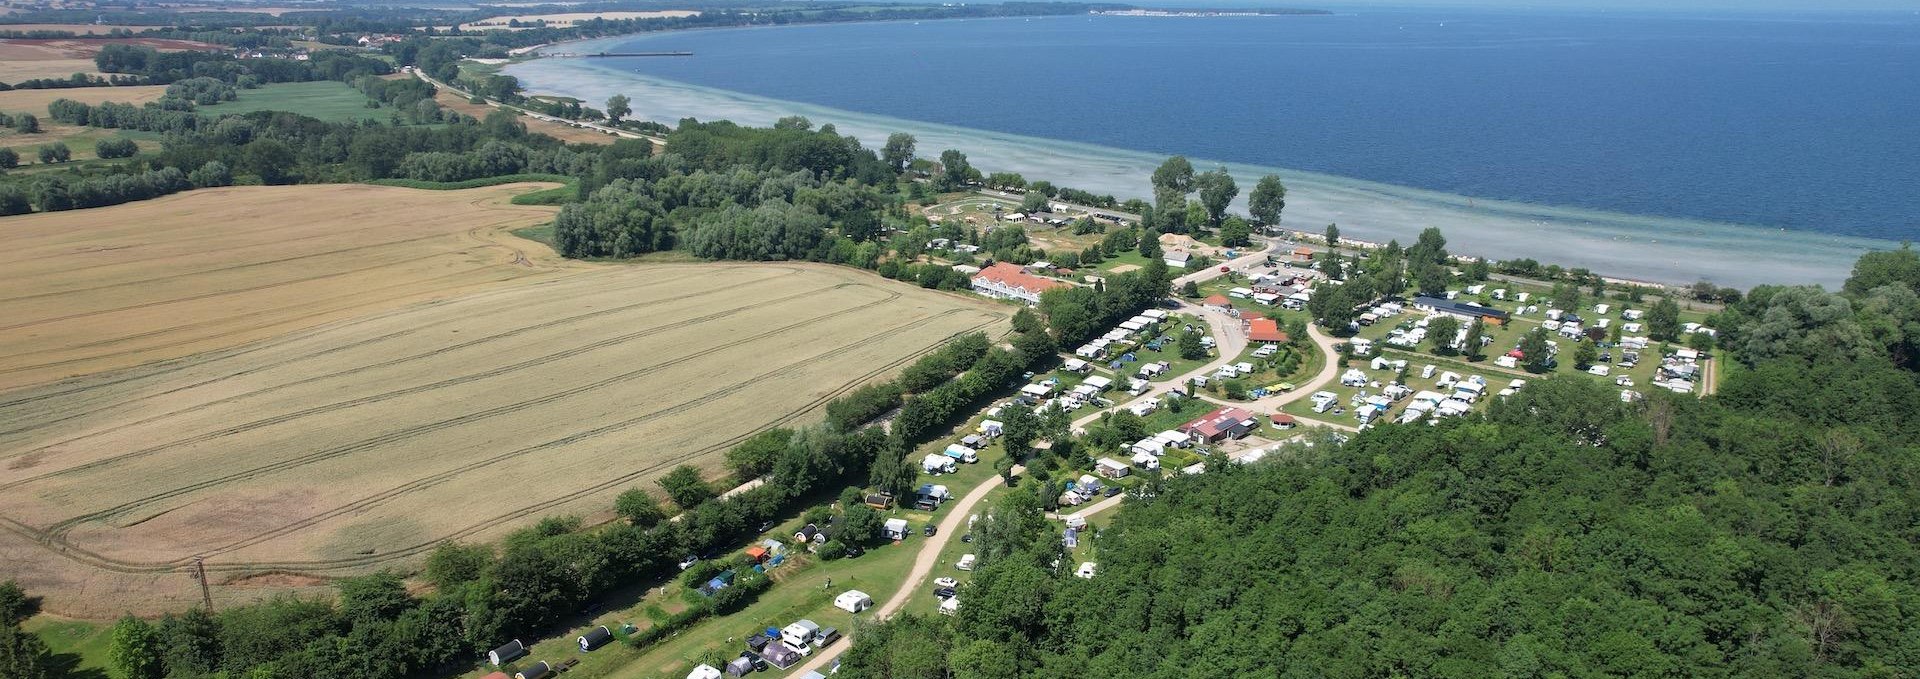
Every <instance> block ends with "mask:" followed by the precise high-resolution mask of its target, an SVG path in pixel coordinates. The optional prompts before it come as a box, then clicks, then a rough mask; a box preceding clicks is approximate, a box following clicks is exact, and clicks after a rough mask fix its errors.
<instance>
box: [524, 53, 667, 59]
mask: <svg viewBox="0 0 1920 679" xmlns="http://www.w3.org/2000/svg"><path fill="white" fill-rule="evenodd" d="M546 56H548V57H558V58H562V59H593V58H599V57H690V56H693V53H692V52H594V53H592V54H577V53H573V52H555V53H553V54H548V55H546Z"/></svg>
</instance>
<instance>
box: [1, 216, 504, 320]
mask: <svg viewBox="0 0 1920 679" xmlns="http://www.w3.org/2000/svg"><path fill="white" fill-rule="evenodd" d="M445 237H446V236H445V235H444V234H434V235H430V236H422V237H419V238H409V239H406V240H401V241H391V242H386V243H375V244H371V245H365V246H361V247H356V248H349V249H348V250H344V251H340V252H325V253H319V254H318V255H316V256H327V255H334V254H342V253H344V252H347V251H352V250H364V249H377V248H384V247H390V246H394V245H404V244H407V243H415V242H420V241H428V240H437V239H441V238H445ZM464 256H466V253H464V252H459V251H450V252H438V253H433V254H430V255H427V256H426V257H418V258H415V257H408V258H403V259H400V260H398V261H392V262H381V263H378V264H370V265H367V266H362V267H356V268H352V269H343V270H338V271H328V272H326V273H321V274H315V275H311V276H302V277H299V278H290V279H286V280H279V281H273V282H270V283H261V284H258V285H250V286H246V287H240V288H230V289H225V290H214V291H211V292H203V293H200V294H196V295H187V296H184V297H169V298H166V299H158V300H152V301H148V302H141V303H139V304H129V305H126V306H119V307H109V308H106V309H94V310H90V311H83V312H77V313H71V314H67V315H64V316H54V317H51V318H40V319H35V320H30V321H23V322H19V323H14V324H12V325H4V326H0V331H4V330H18V329H20V328H29V327H33V326H36V325H46V324H49V323H58V322H60V321H70V320H74V319H78V318H87V317H90V316H102V315H106V314H113V313H122V312H127V311H136V310H140V309H147V308H151V307H156V306H162V305H167V304H180V303H182V302H193V301H198V300H203V299H212V298H215V297H227V296H232V295H239V294H244V293H249V292H259V291H261V290H271V289H274V288H282V287H286V286H289V285H299V284H301V283H311V282H314V281H320V280H326V279H329V278H340V277H343V276H352V275H354V274H362V273H368V272H371V271H376V270H379V269H387V268H392V267H396V266H413V265H417V264H420V263H421V262H423V261H426V260H429V259H438V258H443V257H464ZM294 259H305V258H304V257H299V258H294ZM269 263H271V262H269ZM239 268H244V267H231V268H230V269H227V270H231V269H239ZM217 272H218V271H212V272H202V273H193V274H181V275H178V276H168V277H166V279H174V278H186V277H191V276H199V275H205V274H206V273H217ZM113 287H120V286H119V285H109V286H102V288H101V289H106V288H113ZM78 292H87V291H86V290H76V291H73V292H69V293H53V294H51V295H33V297H43V296H58V295H63V294H74V293H78Z"/></svg>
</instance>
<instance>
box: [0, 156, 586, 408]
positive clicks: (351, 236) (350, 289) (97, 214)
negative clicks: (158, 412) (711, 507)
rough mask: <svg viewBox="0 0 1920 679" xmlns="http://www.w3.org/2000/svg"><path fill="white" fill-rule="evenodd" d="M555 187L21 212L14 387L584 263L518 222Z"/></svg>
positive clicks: (11, 272)
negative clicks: (526, 196)
mask: <svg viewBox="0 0 1920 679" xmlns="http://www.w3.org/2000/svg"><path fill="white" fill-rule="evenodd" d="M545 186H549V185H540V184H517V185H507V186H497V187H489V188H484V189H472V190H468V191H419V190H414V189H401V188H392V187H382V186H364V185H346V184H342V185H328V186H283V187H234V188H225V189H211V190H202V191H189V192H186V193H182V194H177V195H173V196H168V197H165V198H160V199H156V200H149V201H142V202H137V203H128V204H125V205H118V206H114V207H105V208H95V209H90V210H73V211H69V212H54V213H42V214H34V215H24V216H18V217H9V218H7V219H6V228H4V229H0V391H4V390H7V389H14V388H18V387H23V386H29V385H34V384H41V383H45V382H49V381H54V380H58V379H62V378H66V377H69V376H76V375H87V374H92V373H97V372H100V371H103V370H110V369H117V368H127V367H132V366H136V365H140V364H143V363H149V362H153V361H159V360H167V359H177V358H180V357H184V356H188V355H192V354H196V353H200V352H205V351H210V350H214V349H223V348H227V347H232V346H236V345H239V344H242V343H245V342H251V341H254V340H260V339H266V338H270V337H276V336H279V335H283V334H285V333H287V332H291V331H294V330H299V329H303V328H310V327H313V326H315V325H319V324H321V323H325V322H328V321H333V320H339V319H343V318H349V317H353V316H358V315H362V314H365V313H368V312H372V311H379V310H384V309H391V308H394V307H398V306H401V305H404V304H406V303H409V302H414V301H419V300H423V299H430V298H436V297H447V296H451V295H455V294H458V293H461V292H463V291H467V290H472V289H475V288H478V287H482V286H487V285H491V284H495V283H498V282H500V281H506V280H513V279H518V278H523V277H529V276H543V275H549V276H550V275H552V274H553V273H554V272H555V271H556V270H558V269H570V268H577V266H578V265H574V264H571V263H557V262H553V261H552V259H551V257H550V256H548V257H545V258H540V259H539V261H535V260H530V259H528V257H527V255H526V254H525V252H527V251H533V250H538V251H540V252H545V248H543V247H540V246H538V245H535V244H532V243H528V242H526V241H523V240H520V239H518V238H514V237H513V236H511V235H509V234H506V233H505V231H506V230H508V229H514V228H520V227H524V226H529V225H534V224H539V223H541V222H545V221H547V220H548V219H551V218H552V215H553V213H554V209H553V208H551V207H532V206H527V207H523V206H517V205H511V204H508V202H507V200H508V199H509V198H511V197H512V196H513V195H515V194H517V193H521V192H525V191H530V190H534V189H537V188H544V187H545Z"/></svg>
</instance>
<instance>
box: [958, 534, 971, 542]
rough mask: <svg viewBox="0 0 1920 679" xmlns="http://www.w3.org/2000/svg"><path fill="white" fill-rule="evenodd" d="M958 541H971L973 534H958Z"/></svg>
mask: <svg viewBox="0 0 1920 679" xmlns="http://www.w3.org/2000/svg"><path fill="white" fill-rule="evenodd" d="M960 541H961V542H973V534H972V533H968V534H966V535H962V536H960Z"/></svg>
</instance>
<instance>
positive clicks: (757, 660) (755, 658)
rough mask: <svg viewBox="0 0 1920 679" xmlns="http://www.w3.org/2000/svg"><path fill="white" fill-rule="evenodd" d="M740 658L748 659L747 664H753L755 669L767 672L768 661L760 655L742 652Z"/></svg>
mask: <svg viewBox="0 0 1920 679" xmlns="http://www.w3.org/2000/svg"><path fill="white" fill-rule="evenodd" d="M740 657H742V658H746V659H747V662H750V663H753V669H755V670H757V671H761V672H765V671H767V659H766V658H762V657H760V654H758V653H755V652H753V651H741V652H740Z"/></svg>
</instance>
